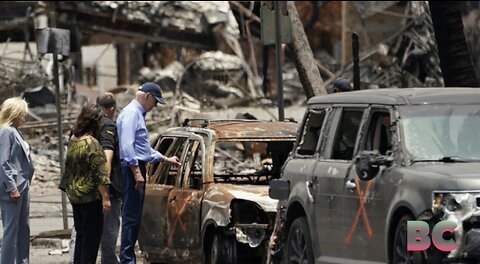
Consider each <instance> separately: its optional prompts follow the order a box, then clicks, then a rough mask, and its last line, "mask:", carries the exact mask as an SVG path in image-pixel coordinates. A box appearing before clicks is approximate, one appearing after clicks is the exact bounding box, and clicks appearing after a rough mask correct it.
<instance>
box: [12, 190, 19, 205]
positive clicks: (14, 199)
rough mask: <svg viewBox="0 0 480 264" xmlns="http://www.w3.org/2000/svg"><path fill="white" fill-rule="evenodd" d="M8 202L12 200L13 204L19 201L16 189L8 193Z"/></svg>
mask: <svg viewBox="0 0 480 264" xmlns="http://www.w3.org/2000/svg"><path fill="white" fill-rule="evenodd" d="M10 200H12V202H15V203H17V202H18V201H20V193H19V192H18V190H17V189H15V190H13V191H11V192H10Z"/></svg>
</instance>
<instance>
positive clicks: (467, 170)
mask: <svg viewBox="0 0 480 264" xmlns="http://www.w3.org/2000/svg"><path fill="white" fill-rule="evenodd" d="M407 171H411V173H412V174H414V175H418V177H422V178H425V180H428V181H431V182H432V184H434V185H436V184H435V183H439V182H441V183H445V188H447V189H457V188H458V189H464V190H474V189H475V190H480V162H470V163H440V162H435V163H418V164H414V165H412V166H411V167H409V168H408V169H407ZM407 173H408V172H407ZM442 185H443V184H442Z"/></svg>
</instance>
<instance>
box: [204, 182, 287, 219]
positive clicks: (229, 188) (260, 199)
mask: <svg viewBox="0 0 480 264" xmlns="http://www.w3.org/2000/svg"><path fill="white" fill-rule="evenodd" d="M268 188H269V187H268V185H234V184H216V186H215V187H214V188H211V189H210V190H209V191H208V192H209V194H208V196H210V199H213V200H214V199H215V196H216V195H218V194H220V193H222V194H223V197H224V198H225V197H229V199H230V201H231V200H233V199H241V200H246V201H252V202H254V203H256V204H258V205H259V206H260V207H261V208H262V209H263V210H264V211H265V212H276V211H277V204H278V200H274V199H272V198H270V197H269V196H268ZM228 202H229V201H228Z"/></svg>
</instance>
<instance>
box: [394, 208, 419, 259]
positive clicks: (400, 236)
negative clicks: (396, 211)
mask: <svg viewBox="0 0 480 264" xmlns="http://www.w3.org/2000/svg"><path fill="white" fill-rule="evenodd" d="M412 220H414V219H413V217H412V216H411V215H405V216H403V217H402V218H401V219H400V221H399V222H398V225H397V228H396V229H395V237H394V240H393V249H392V250H393V252H392V256H393V264H425V263H427V261H426V260H425V256H424V253H423V252H420V251H407V221H412Z"/></svg>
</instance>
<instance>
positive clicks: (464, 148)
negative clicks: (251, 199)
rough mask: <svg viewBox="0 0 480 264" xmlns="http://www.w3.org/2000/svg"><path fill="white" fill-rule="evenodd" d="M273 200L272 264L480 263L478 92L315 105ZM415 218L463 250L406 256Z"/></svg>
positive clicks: (367, 95)
mask: <svg viewBox="0 0 480 264" xmlns="http://www.w3.org/2000/svg"><path fill="white" fill-rule="evenodd" d="M270 197H272V198H275V199H279V200H280V203H279V207H278V217H277V218H278V221H277V223H276V226H275V230H274V234H273V235H272V238H271V241H270V249H271V250H270V252H269V254H270V255H269V259H270V260H271V262H274V263H275V262H276V263H285V262H287V263H480V258H479V257H480V89H475V88H406V89H380V90H364V91H355V92H348V93H338V94H332V95H327V96H322V97H314V98H311V99H310V100H309V101H308V107H307V110H306V113H305V116H304V119H303V122H302V124H301V126H300V128H299V132H298V135H297V140H296V143H295V146H294V149H293V151H292V153H291V154H290V156H289V158H288V159H287V161H286V162H285V165H284V166H283V168H282V175H281V179H279V180H275V181H272V182H270ZM409 220H417V221H419V220H421V221H424V222H425V223H428V225H429V227H430V228H433V227H434V226H435V225H436V224H437V223H439V222H440V221H442V220H450V221H453V222H454V223H456V224H457V228H456V229H455V231H454V232H445V233H444V234H443V237H442V238H443V239H444V240H445V241H448V240H451V241H450V242H452V241H453V242H454V243H455V245H456V249H454V250H452V251H450V252H444V251H441V250H438V249H436V245H435V244H434V243H432V244H431V245H430V247H429V248H428V249H426V250H423V251H408V250H407V239H406V238H407V222H408V221H409ZM448 235H449V236H448Z"/></svg>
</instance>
